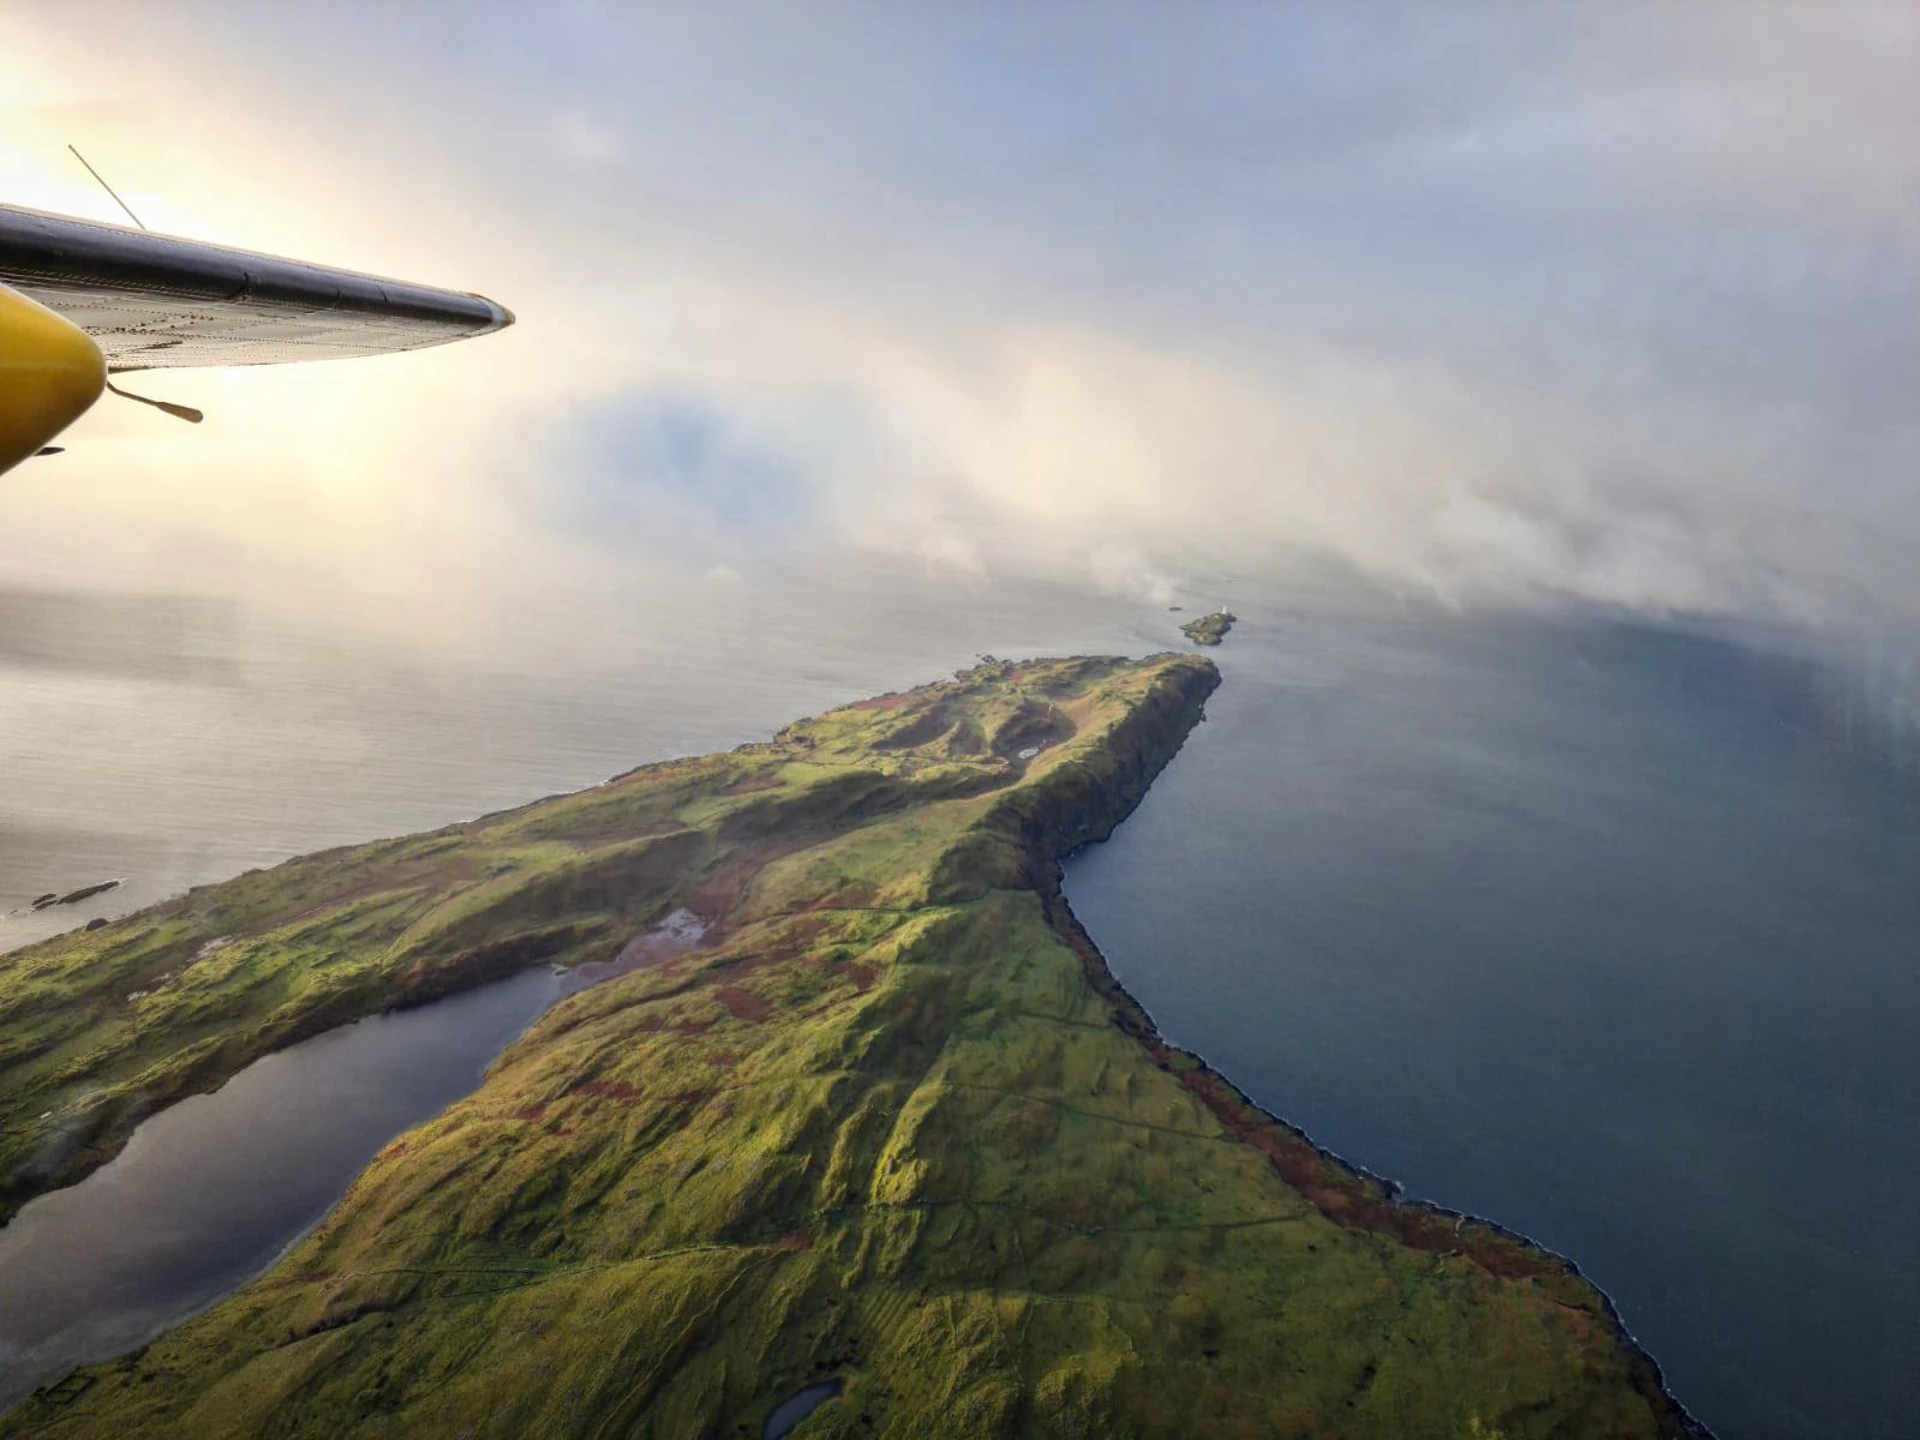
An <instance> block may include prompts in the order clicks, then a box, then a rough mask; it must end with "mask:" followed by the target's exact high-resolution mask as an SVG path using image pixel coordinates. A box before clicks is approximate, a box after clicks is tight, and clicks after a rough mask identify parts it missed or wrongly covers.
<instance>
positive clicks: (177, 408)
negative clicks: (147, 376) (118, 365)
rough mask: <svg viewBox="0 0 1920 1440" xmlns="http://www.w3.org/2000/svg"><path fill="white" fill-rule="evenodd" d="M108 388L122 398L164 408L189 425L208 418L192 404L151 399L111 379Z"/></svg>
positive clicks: (157, 408)
mask: <svg viewBox="0 0 1920 1440" xmlns="http://www.w3.org/2000/svg"><path fill="white" fill-rule="evenodd" d="M107 389H109V390H111V391H112V392H113V393H114V394H116V395H118V396H119V397H120V398H121V399H122V400H138V401H139V402H140V403H141V404H142V405H151V406H152V407H153V408H154V409H156V410H164V411H166V412H167V414H169V415H171V416H173V418H174V419H176V420H184V421H186V422H187V423H188V424H189V425H198V424H199V423H200V422H201V421H202V420H204V419H206V418H207V417H206V415H205V414H204V413H202V412H201V411H199V410H196V409H194V408H193V407H192V406H191V405H176V404H174V403H173V402H172V401H171V400H149V399H148V398H147V397H146V396H144V395H135V394H134V393H133V392H132V391H131V390H122V389H121V388H120V387H119V386H118V385H116V384H114V383H113V382H112V381H111V380H109V381H108V382H107Z"/></svg>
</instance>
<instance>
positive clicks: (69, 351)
mask: <svg viewBox="0 0 1920 1440" xmlns="http://www.w3.org/2000/svg"><path fill="white" fill-rule="evenodd" d="M106 384H107V362H106V360H105V359H104V358H102V356H101V354H100V347H99V346H98V345H96V344H94V342H93V337H92V336H90V335H88V334H87V332H86V331H84V330H82V329H81V328H80V327H79V326H78V325H75V324H74V323H73V322H72V321H71V320H68V319H67V318H66V317H65V316H62V315H58V314H56V313H55V312H54V311H52V310H49V309H47V307H46V306H44V305H41V304H39V303H37V302H36V301H33V300H29V299H28V298H27V297H26V296H24V295H22V294H21V293H20V292H19V291H17V290H11V289H9V288H8V287H7V286H5V285H0V474H4V473H5V472H6V471H8V470H11V469H12V468H13V467H14V466H15V465H18V464H19V463H20V462H21V461H22V460H25V459H27V458H28V457H29V456H31V455H36V454H38V453H39V452H40V450H41V449H42V448H44V447H45V446H46V444H47V442H48V441H50V440H52V439H53V437H54V436H56V435H58V434H59V433H60V432H61V431H62V430H64V429H66V428H67V426H69V425H71V424H72V423H73V422H74V421H76V420H78V419H79V418H80V417H81V416H82V415H84V414H86V413H87V410H88V408H89V407H90V406H91V405H92V404H93V402H94V401H96V400H98V399H99V398H100V393H101V391H102V390H104V389H105V388H106Z"/></svg>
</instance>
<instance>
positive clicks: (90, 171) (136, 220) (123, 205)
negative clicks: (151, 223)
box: [67, 142, 147, 230]
mask: <svg viewBox="0 0 1920 1440" xmlns="http://www.w3.org/2000/svg"><path fill="white" fill-rule="evenodd" d="M67 149H69V150H72V151H73V158H74V159H76V160H78V161H79V162H80V163H81V164H82V165H85V166H86V167H87V173H88V174H89V175H91V176H93V178H94V179H96V180H98V181H99V182H100V188H101V189H102V190H104V191H106V192H107V194H109V195H111V196H113V203H114V204H116V205H118V206H119V207H120V208H121V209H122V210H124V211H126V212H127V218H128V219H129V220H131V221H133V223H134V224H136V225H138V226H139V227H140V228H141V229H142V230H144V229H146V228H147V224H146V222H145V221H144V220H142V219H141V218H140V217H139V216H138V215H136V214H134V213H133V207H132V206H131V205H129V204H127V202H126V201H124V200H122V199H121V198H120V192H119V191H118V190H116V189H114V188H113V187H112V186H111V185H109V184H107V179H106V176H104V175H102V174H101V173H100V172H99V171H98V170H96V169H94V168H93V166H92V164H91V163H89V161H88V160H87V157H86V156H84V155H82V154H81V153H80V152H79V151H78V150H77V149H75V148H74V146H73V144H72V142H68V144H67Z"/></svg>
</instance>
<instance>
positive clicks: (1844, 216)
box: [0, 3, 1920, 649]
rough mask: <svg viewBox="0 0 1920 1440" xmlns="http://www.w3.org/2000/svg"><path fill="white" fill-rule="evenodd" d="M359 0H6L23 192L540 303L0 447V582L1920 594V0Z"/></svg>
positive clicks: (295, 597)
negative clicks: (39, 450)
mask: <svg viewBox="0 0 1920 1440" xmlns="http://www.w3.org/2000/svg"><path fill="white" fill-rule="evenodd" d="M355 8H356V7H353V6H346V7H328V8H327V9H326V11H325V12H324V13H321V12H317V11H306V12H299V11H287V10H284V9H283V8H281V7H246V6H239V5H212V4H186V5H182V6H177V7H171V8H170V9H169V10H168V12H167V13H165V14H160V13H157V12H154V11H152V10H151V9H150V8H146V7H134V6H130V5H114V4H98V3H81V4H78V5H62V6H59V7H54V6H51V5H40V4H31V3H30V4H26V5H22V6H16V7H13V10H12V13H11V15H10V19H9V30H10V34H9V42H10V43H9V45H8V48H7V53H6V55H5V56H4V57H0V97H4V99H0V196H4V198H5V199H6V200H7V201H9V202H12V203H22V204H30V205H37V206H42V207H45V208H51V209H56V210H62V211H68V212H72V213H78V214H84V215H92V216H96V217H99V218H103V219H113V218H116V212H115V211H114V209H113V207H112V203H111V201H110V200H108V198H107V197H106V196H105V195H104V194H102V193H101V192H100V190H99V189H98V188H97V187H96V186H95V185H94V184H93V182H92V181H91V180H90V179H89V178H88V177H87V176H86V175H85V173H84V172H83V171H81V170H80V169H79V167H78V166H77V165H76V164H75V163H74V162H73V160H72V158H71V156H69V155H68V154H67V152H66V149H65V145H66V144H67V143H68V142H73V143H76V144H78V145H79V146H80V147H81V148H82V149H83V150H85V151H87V153H88V154H89V157H90V158H91V159H92V160H93V161H94V162H95V164H96V165H98V166H99V167H100V168H101V169H102V170H103V171H104V172H105V173H106V174H107V175H108V176H109V177H110V178H111V179H112V180H113V181H114V183H115V185H116V188H118V189H119V190H120V191H121V193H122V194H124V195H125V196H126V197H127V199H128V200H129V202H130V203H132V204H133V205H134V207H135V208H136V209H137V210H138V211H139V212H140V213H141V216H142V218H143V219H144V220H145V221H146V222H147V223H148V224H149V225H152V226H153V227H155V228H156V229H163V230H171V231H176V232H179V233H185V234H189V235H193V236H198V237H206V238H213V239H218V240H221V241H225V242H229V243H233V244H238V245H243V246H250V247H254V248H261V249H266V250H271V251H278V252H284V253H290V254H294V255H297V256H300V257H302V258H309V259H314V260H319V261H324V262H329V263H337V264H343V265H348V266H353V267H359V268H365V269H370V270H374V271H376V272H381V273H388V274H394V275H399V276H403V277H408V278H415V279H420V280H423V281H429V282H433V283H440V284H448V285H453V286H457V287H461V288H471V289H474V290H478V291H482V292H484V293H487V294H489V295H492V296H493V297H495V298H496V299H498V300H500V301H501V302H503V303H505V304H507V305H509V306H511V307H513V308H514V309H515V310H516V311H517V312H518V314H519V317H520V323H519V325H518V326H517V327H516V328H515V329H514V330H512V331H509V332H507V333H505V334H503V335H499V336H494V337H490V338H488V339H487V340H486V341H484V342H482V343H477V344H472V345H462V346H456V347H452V348H449V349H446V350H442V351H437V352H434V353H431V354H425V355H406V356H398V357H391V358H388V359H383V360H375V361H367V362H354V363H346V364H337V365H332V366H322V367H292V368H288V369H278V370H274V369H264V370H258V371H250V372H249V371H226V372H208V373H189V374H180V373H170V374H166V375H164V376H155V377H145V383H146V388H147V389H148V390H149V391H152V392H155V393H161V392H164V393H165V394H166V395H168V396H172V397H175V398H178V399H181V400H184V401H187V402H190V403H193V404H196V405H200V406H202V407H204V408H205V409H206V410H207V411H208V414H209V419H208V422H207V423H206V424H205V425H204V426H202V427H200V428H199V429H198V430H188V429H186V428H185V427H183V426H179V425H177V424H174V423H173V422H171V421H168V420H166V419H164V418H162V417H159V416H157V415H155V414H153V413H151V412H148V411H145V410H141V409H138V408H136V407H132V406H127V405H122V404H118V403H113V402H109V403H107V404H103V405H102V406H100V407H98V408H97V409H96V411H95V412H94V413H93V414H92V415H90V416H89V417H87V418H86V419H85V420H84V421H83V422H82V423H81V424H80V425H79V426H77V427H75V429H74V430H73V431H72V432H71V434H70V436H69V437H68V440H67V444H68V446H69V450H68V453H67V454H66V455H64V456H62V457H60V458H59V459H58V460H57V461H46V462H41V463H37V464H34V465H31V466H27V467H24V468H23V469H21V470H20V471H18V472H16V473H15V474H13V475H10V476H8V477H7V479H6V481H5V482H4V484H0V589H6V590H9V591H12V590H34V589H38V588H44V587H47V586H53V587H60V588H83V589H99V590H104V591H108V592H113V593H129V592H131V593H142V592H147V591H156V590H157V591H172V592H177V591H187V592H191V593H195V594H202V595H209V596H214V597H219V598H225V599H230V600H233V601H235V602H237V603H241V604H244V605H246V606H250V607H257V608H261V609H265V610H268V611H272V612H275V613H279V614H284V615H291V616H296V617H305V618H312V619H317V620H321V621H324V622H325V623H328V624H331V625H338V626H341V627H343V628H345V629H347V630H350V631H365V632H376V633H383V634H386V635H388V636H390V637H392V638H395V639H398V640H401V641H404V642H410V643H419V644H423V645H426V646H429V647H434V646H448V645H454V646H458V645H463V644H469V643H471V644H477V645H478V646H479V647H480V648H481V649H492V648H493V647H495V646H496V645H498V644H500V643H503V639H511V637H513V636H515V635H532V636H534V637H535V638H534V639H533V640H531V641H530V642H529V643H550V642H551V640H552V639H553V637H554V636H557V635H566V634H570V633H571V634H577V633H578V632H579V631H580V630H581V628H582V625H583V622H584V621H585V620H586V618H587V617H590V616H591V615H592V614H593V613H594V611H595V609H596V607H600V606H605V605H608V604H630V603H645V598H646V596H647V595H649V594H650V593H652V592H653V591H654V590H655V588H656V587H657V586H659V585H662V584H666V585H669V586H674V587H681V590H682V591H684V588H685V587H689V586H691V587H699V586H706V587H712V586H724V585H726V584H728V583H730V582H731V581H732V580H733V579H735V578H736V577H738V576H740V575H742V574H747V573H751V572H753V571H755V570H756V569H760V568H769V567H771V568H777V567H778V566H780V565H782V564H793V563H805V562H806V561H807V559H808V558H809V557H817V556H819V555H823V554H828V553H837V552H839V551H842V550H848V551H851V552H854V553H869V554H885V555H889V556H893V557H897V558H904V559H905V560H907V561H908V562H910V563H912V564H915V565H920V566H924V567H926V568H927V569H928V570H929V571H930V572H931V573H934V574H936V575H950V576H952V577H954V578H955V580H956V582H957V583H962V584H964V583H971V582H977V581H979V580H980V579H981V578H982V577H992V576H995V575H1009V574H1017V575H1041V576H1047V577H1050V578H1055V579H1060V580H1063V581H1066V582H1068V583H1073V584H1076V585H1081V586H1084V587H1087V588H1089V589H1094V590H1104V591H1108V592H1111V593H1115V594H1122V595H1129V596H1137V597H1140V598H1144V599H1153V598H1156V597H1160V596H1163V595H1164V594H1166V593H1170V591H1171V590H1172V589H1173V588H1174V587H1177V586H1179V585H1180V584H1182V583H1183V582H1184V581H1186V580H1187V579H1189V578H1190V577H1192V576H1194V575H1196V574H1203V573H1207V572H1209V571H1212V570H1216V569H1219V568H1222V567H1224V568H1229V569H1233V568H1239V569H1248V570H1261V571H1282V572H1285V571H1290V570H1291V569H1293V568H1294V567H1296V566H1299V567H1305V568H1307V569H1313V568H1315V567H1332V568H1333V569H1336V570H1342V569H1344V570H1351V571H1352V572H1354V573H1356V574H1357V575H1359V576H1361V577H1363V578H1364V579H1365V580H1366V581H1368V582H1369V583H1371V584H1374V585H1377V586H1380V587H1383V588H1385V589H1387V590H1388V591H1391V592H1398V593H1406V594H1410V595H1418V596H1428V597H1437V598H1438V599H1440V600H1441V601H1442V602H1443V603H1450V604H1474V603H1494V604H1498V605H1500V606H1503V607H1504V606H1510V605H1513V604H1522V605H1525V604H1534V603H1540V602H1543V601H1544V602H1547V603H1565V602H1567V601H1574V602H1579V603H1598V604H1602V605H1606V606H1618V607H1624V608H1625V609H1627V610H1630V611H1633V612H1636V613H1642V614H1646V615H1649V616H1654V617H1661V616H1666V615H1671V614H1688V615H1704V616H1712V617H1722V618H1733V619H1739V620H1742V621H1757V622H1763V623H1768V624H1776V623H1789V624H1811V625H1814V626H1818V627H1823V628H1826V629H1829V630H1833V629H1838V630H1842V631H1846V630H1853V629H1859V630H1863V631H1870V632H1876V633H1892V634H1895V635H1900V636H1906V635H1911V634H1912V633H1914V631H1915V629H1916V626H1917V625H1920V572H1917V571H1916V570H1915V569H1914V567H1913V566H1912V565H1911V563H1910V559H1909V557H1910V553H1911V551H1912V548H1913V543H1914V540H1915V538H1916V530H1920V502H1916V500H1915V498H1914V487H1913V479H1912V477H1913V476H1914V475H1915V474H1916V473H1920V467H1916V465H1915V463H1914V461H1915V459H1916V456H1920V445H1917V444H1916V440H1917V439H1920V430H1917V429H1916V422H1915V420H1914V418H1913V415H1912V410H1911V406H1910V404H1909V403H1908V399H1907V392H1908V391H1909V390H1910V389H1911V386H1912V383H1913V382H1914V380H1915V379H1916V378H1920V340H1916V339H1915V337H1914V335H1913V333H1912V330H1911V326H1910V325H1909V324H1908V323H1907V317H1908V316H1910V315H1911V314H1912V313H1913V312H1914V302H1915V301H1916V300H1920V184H1916V181H1920V126H1916V125H1915V124H1914V123H1913V122H1914V121H1915V120H1916V119H1920V92H1915V91H1914V90H1913V88H1912V86H1911V85H1910V84H1909V83H1908V82H1909V79H1910V76H1911V74H1912V73H1913V70H1914V64H1915V62H1916V61H1920V17H1916V16H1914V15H1913V14H1912V13H1911V12H1909V11H1903V10H1901V9H1899V8H1896V7H1892V6H1867V5H1842V6H1832V7H1821V8H1820V9H1819V10H1818V11H1814V10H1810V9H1788V8H1785V7H1751V6H1744V5H1742V6H1731V5H1720V6H1690V7H1687V8H1686V9H1685V10H1676V9H1674V8H1673V7H1670V6H1658V5H1638V6H1628V7H1624V8H1615V9H1609V10H1608V11H1606V12H1605V13H1599V12H1592V11H1583V10H1575V9H1573V8H1571V7H1566V8H1560V7H1554V8H1550V9H1548V10H1545V11H1535V12H1529V13H1528V14H1527V15H1526V17H1525V18H1524V20H1517V19H1516V17H1515V15H1514V12H1513V11H1512V9H1511V7H1505V6H1481V7H1476V6H1454V7H1447V8H1446V10H1445V11H1444V13H1442V12H1440V11H1436V10H1434V9H1432V8H1431V7H1394V6H1373V7H1367V9H1366V10H1365V12H1364V13H1360V14H1343V15H1333V14H1323V13H1318V12H1308V11H1304V10H1296V9H1285V8H1271V9H1245V8H1234V9H1228V8H1220V9H1216V10H1207V11H1204V12H1196V11H1193V10H1191V9H1189V10H1184V11H1180V12H1175V11H1171V10H1167V9H1165V8H1164V7H1157V8H1156V7H1133V8H1122V9H1118V10H1114V11H1110V12H1105V13H1104V14H1103V18H1102V23H1100V24H1098V25H1095V24H1092V23H1090V22H1089V21H1088V19H1087V17H1086V16H1084V15H1081V14H1077V13H1069V12H1060V13H1057V14H1054V15H1052V16H1047V17H1040V18H1036V17H1033V16H1030V15H1022V16H1018V17H1015V16H1013V15H1011V14H1005V15H995V14H987V15H982V14H979V13H975V12H973V11H970V10H966V9H962V8H959V7H952V8H945V9H937V10H934V11H930V12H918V13H916V15H915V16H914V17H913V18H912V19H911V20H908V19H905V18H902V17H896V16H889V15H886V14H883V13H881V12H878V11H873V10H871V9H866V8H860V7H841V6H820V7H809V8H804V9H800V8H796V9H793V10H787V11H781V12H765V11H756V12H748V11H745V10H740V11H729V10H725V9H718V10H716V9H712V8H708V9H704V10H700V11H694V10H691V9H681V8H673V7H643V8H642V9H640V10H638V11H635V12H631V13H629V12H626V11H619V12H615V11H612V10H608V9H605V8H602V7H599V6H594V5H583V4H557V5H550V6H543V7H541V8H540V9H539V11H538V12H537V15H536V14H534V13H532V12H525V11H523V10H521V9H519V8H518V7H510V6H500V5H481V6H478V7H473V6H469V7H463V8H462V9H461V10H460V11H459V12H458V13H457V14H456V13H455V12H452V11H449V10H443V9H439V8H437V7H420V8H417V9H412V8H410V9H407V10H404V11H401V12H391V11H388V10H386V9H383V8H377V7H376V8H372V9H369V8H366V7H359V8H360V9H361V10H363V11H364V13H363V14H362V15H361V16H360V18H361V19H363V20H365V21H366V22H367V24H364V25H363V24H359V23H353V22H354V19H355V16H354V11H355ZM215 22H217V24H218V26H219V34H220V44H219V45H218V46H217V47H215V46H210V45H208V44H207V43H206V41H205V38H204V37H205V36H206V35H207V34H208V33H209V27H210V25H211V24H213V23H215ZM369 26H371V29H369ZM370 33H377V34H378V35H379V37H380V44H379V45H378V46H370V45H368V44H367V43H365V39H364V37H365V36H366V35H367V34H370ZM676 593H680V592H676Z"/></svg>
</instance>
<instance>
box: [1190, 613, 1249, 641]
mask: <svg viewBox="0 0 1920 1440" xmlns="http://www.w3.org/2000/svg"><path fill="white" fill-rule="evenodd" d="M1239 618H1240V617H1239V616H1238V615H1235V614H1234V613H1233V612H1232V611H1231V610H1216V611H1214V612H1213V613H1212V614H1211V615H1202V616H1200V618H1199V619H1197V620H1189V621H1187V623H1186V624H1184V625H1182V626H1181V627H1180V633H1181V634H1182V635H1184V636H1186V637H1187V638H1188V639H1189V640H1191V641H1193V643H1194V644H1196V645H1218V644H1219V643H1220V642H1221V641H1222V640H1224V639H1226V638H1227V632H1228V631H1229V630H1231V629H1233V622H1234V621H1236V620H1238V619H1239Z"/></svg>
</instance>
